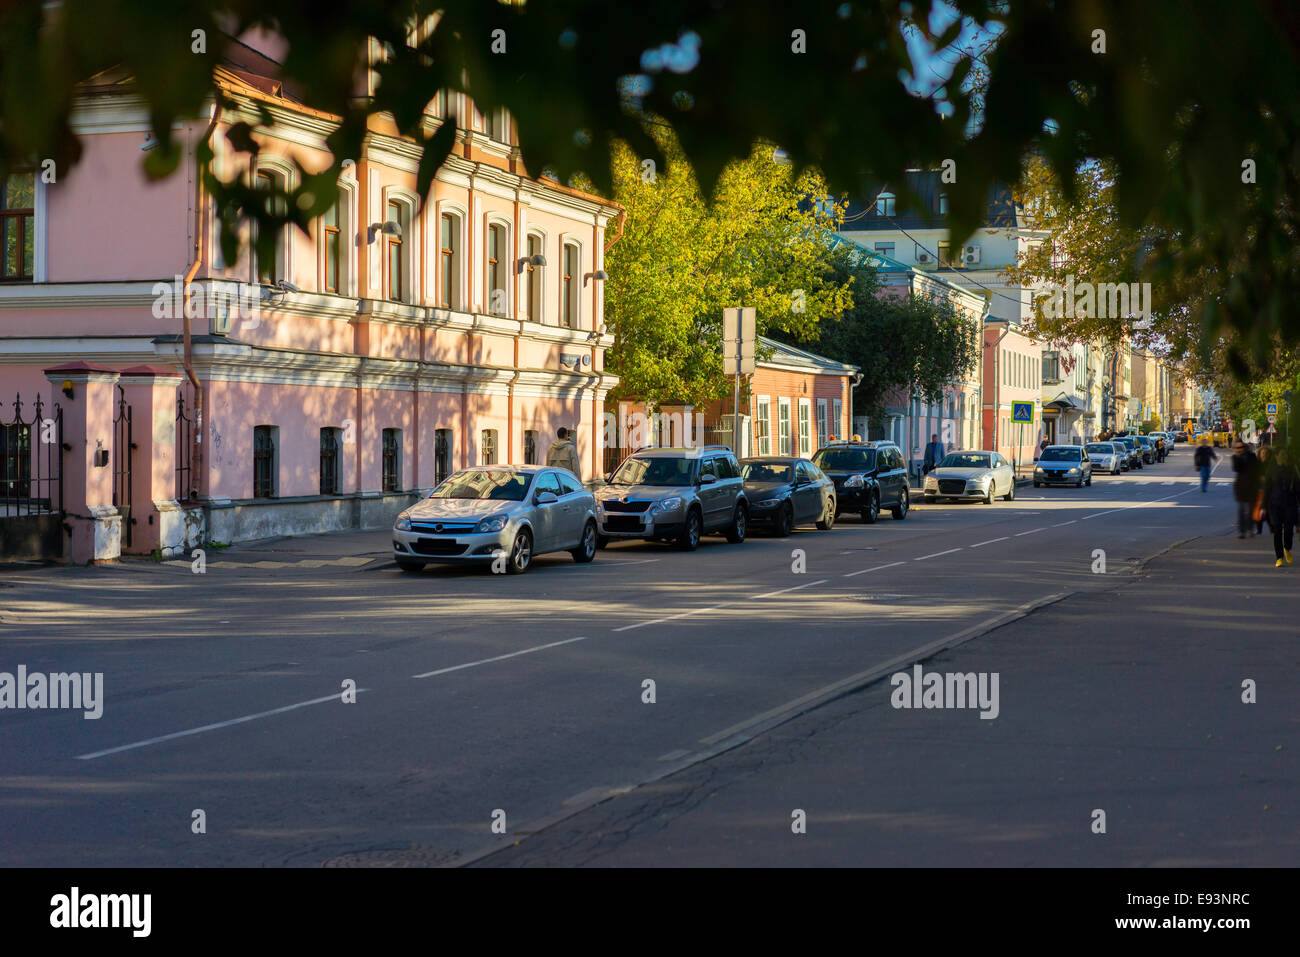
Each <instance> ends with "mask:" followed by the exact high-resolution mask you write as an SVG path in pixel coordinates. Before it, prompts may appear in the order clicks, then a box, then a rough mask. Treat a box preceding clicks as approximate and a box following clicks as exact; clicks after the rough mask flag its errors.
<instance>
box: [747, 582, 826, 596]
mask: <svg viewBox="0 0 1300 957" xmlns="http://www.w3.org/2000/svg"><path fill="white" fill-rule="evenodd" d="M828 581H830V579H829V578H823V579H821V580H820V581H815V582H804V583H803V584H802V585H794V586H792V587H790V588H782V589H781V590H780V591H770V592H768V593H767V594H766V595H750V596H749V597H751V598H774V597H775V596H777V595H784V594H785V593H786V592H790V591H798V590H799V589H800V588H811V587H812V586H813V585H825V584H826V583H827V582H828Z"/></svg>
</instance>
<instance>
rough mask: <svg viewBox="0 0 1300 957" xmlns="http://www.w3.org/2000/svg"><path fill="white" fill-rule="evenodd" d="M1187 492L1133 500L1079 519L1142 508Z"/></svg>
mask: <svg viewBox="0 0 1300 957" xmlns="http://www.w3.org/2000/svg"><path fill="white" fill-rule="evenodd" d="M1186 494H1187V492H1175V493H1174V494H1173V495H1166V496H1165V497H1164V498H1153V499H1151V501H1149V502H1134V503H1133V504H1132V505H1121V506H1120V507H1119V508H1112V509H1110V510H1108V511H1105V512H1093V513H1092V514H1091V515H1084V516H1083V517H1082V518H1080V519H1079V521H1081V522H1083V521H1087V520H1088V519H1090V518H1101V516H1103V515H1114V514H1115V513H1116V512H1125V511H1128V510H1129V509H1130V508H1143V507H1144V506H1147V505H1154V504H1156V502H1167V501H1169V500H1170V499H1171V498H1178V496H1180V495H1186Z"/></svg>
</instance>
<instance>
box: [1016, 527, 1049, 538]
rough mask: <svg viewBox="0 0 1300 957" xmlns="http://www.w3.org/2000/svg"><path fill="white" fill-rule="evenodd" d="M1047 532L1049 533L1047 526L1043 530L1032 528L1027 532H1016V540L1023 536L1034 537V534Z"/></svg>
mask: <svg viewBox="0 0 1300 957" xmlns="http://www.w3.org/2000/svg"><path fill="white" fill-rule="evenodd" d="M1045 531H1047V526H1045V525H1044V526H1043V527H1042V528H1031V529H1030V530H1029V531H1027V532H1016V538H1019V537H1020V536H1021V535H1032V534H1034V532H1045Z"/></svg>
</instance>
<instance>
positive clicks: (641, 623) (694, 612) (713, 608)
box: [614, 601, 735, 631]
mask: <svg viewBox="0 0 1300 957" xmlns="http://www.w3.org/2000/svg"><path fill="white" fill-rule="evenodd" d="M732 604H735V603H734V602H730V601H724V602H723V603H722V604H721V605H710V606H709V607H708V608H692V609H691V610H690V611H684V612H681V613H680V614H676V615H669V616H668V617H667V618H655V619H653V620H651V621H639V622H637V623H636V624H635V625H624V626H623V627H622V628H615V629H614V631H631V630H632V629H633V628H644V627H645V626H646V625H662V624H663V623H664V622H665V621H676V620H677V619H678V618H687V617H689V616H691V615H702V614H704V612H706V611H717V610H718V609H719V608H726V607H727V606H728V605H732Z"/></svg>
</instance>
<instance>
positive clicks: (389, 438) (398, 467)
mask: <svg viewBox="0 0 1300 957" xmlns="http://www.w3.org/2000/svg"><path fill="white" fill-rule="evenodd" d="M383 451H384V491H385V492H400V491H401V490H402V430H401V429H384V434H383Z"/></svg>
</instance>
